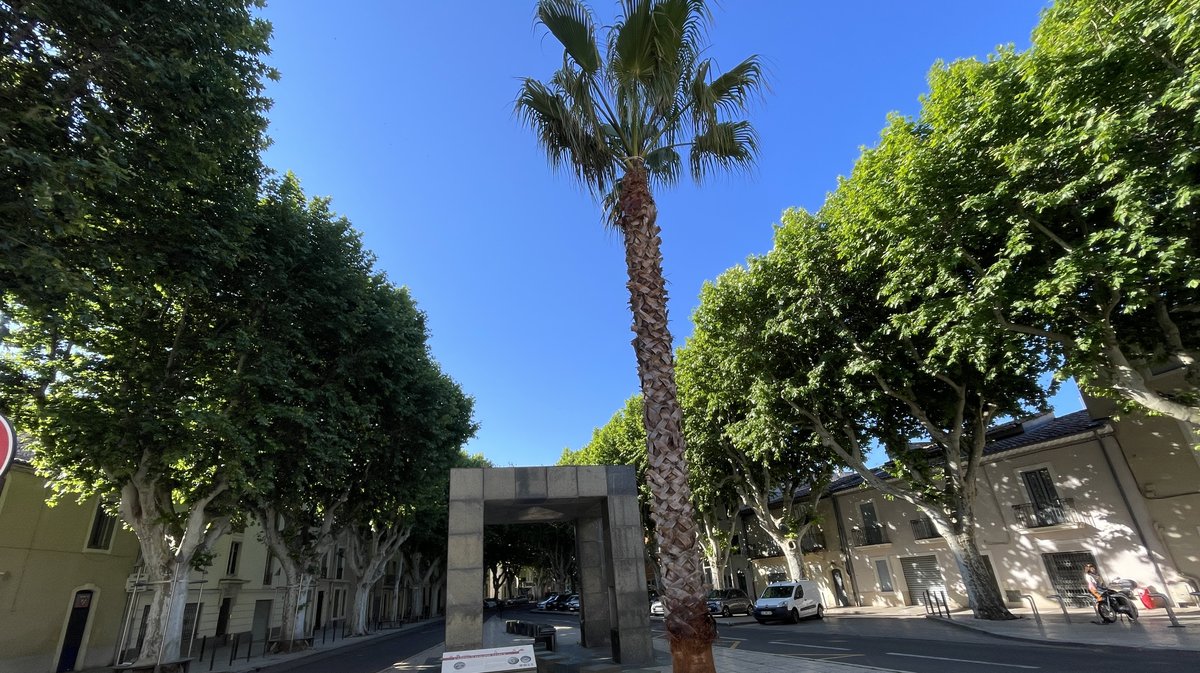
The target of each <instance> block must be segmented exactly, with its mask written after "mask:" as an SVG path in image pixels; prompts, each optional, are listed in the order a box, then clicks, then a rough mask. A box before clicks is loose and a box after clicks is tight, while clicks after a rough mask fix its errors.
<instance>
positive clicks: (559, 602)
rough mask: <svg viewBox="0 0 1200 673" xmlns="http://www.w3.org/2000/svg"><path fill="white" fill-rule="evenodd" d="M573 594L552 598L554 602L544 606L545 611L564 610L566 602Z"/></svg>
mask: <svg viewBox="0 0 1200 673" xmlns="http://www.w3.org/2000/svg"><path fill="white" fill-rule="evenodd" d="M574 595H575V594H558V595H557V596H555V597H554V601H553V602H551V603H549V604H547V605H546V609H547V610H566V609H567V602H568V601H570V600H571V597H572V596H574Z"/></svg>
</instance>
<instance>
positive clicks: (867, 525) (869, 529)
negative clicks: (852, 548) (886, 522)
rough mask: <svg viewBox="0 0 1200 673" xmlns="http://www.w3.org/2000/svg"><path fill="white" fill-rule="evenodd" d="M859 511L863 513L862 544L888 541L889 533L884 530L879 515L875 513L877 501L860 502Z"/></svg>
mask: <svg viewBox="0 0 1200 673" xmlns="http://www.w3.org/2000/svg"><path fill="white" fill-rule="evenodd" d="M858 511H859V513H860V514H862V539H861V542H860V544H861V545H870V544H883V543H885V542H887V541H888V539H887V535H886V534H884V532H883V525H882V524H880V523H879V515H878V514H876V513H875V503H873V502H864V503H859V505H858Z"/></svg>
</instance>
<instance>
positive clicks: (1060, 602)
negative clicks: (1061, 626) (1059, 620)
mask: <svg viewBox="0 0 1200 673" xmlns="http://www.w3.org/2000/svg"><path fill="white" fill-rule="evenodd" d="M1046 598H1049V599H1050V600H1052V601H1058V607H1060V608H1062V613H1063V617H1066V618H1067V623H1068V624H1070V623H1071V614H1070V613H1069V612H1067V602H1066V601H1064V600H1063V597H1062V596H1060V595H1058V594H1050V595H1049V596H1046Z"/></svg>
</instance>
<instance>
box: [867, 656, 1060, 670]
mask: <svg viewBox="0 0 1200 673" xmlns="http://www.w3.org/2000/svg"><path fill="white" fill-rule="evenodd" d="M887 654H889V655H891V656H893V657H914V658H917V659H937V660H938V661H960V662H962V663H964V664H982V665H984V666H1005V667H1007V668H1029V669H1033V670H1037V669H1039V668H1041V667H1040V666H1026V665H1024V664H999V663H996V662H994V661H978V660H975V659H951V658H950V657H930V656H928V655H924V654H904V653H903V652H888V653H887Z"/></svg>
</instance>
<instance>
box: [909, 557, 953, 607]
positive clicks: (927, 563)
mask: <svg viewBox="0 0 1200 673" xmlns="http://www.w3.org/2000/svg"><path fill="white" fill-rule="evenodd" d="M900 566H901V567H902V568H904V583H905V584H907V585H908V604H909V605H925V592H926V591H928V592H929V593H930V594H940V593H941V592H944V591H945V590H946V580H944V579H943V578H942V569H941V568H939V567H938V564H937V557H936V556H910V557H908V558H902V559H900Z"/></svg>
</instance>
